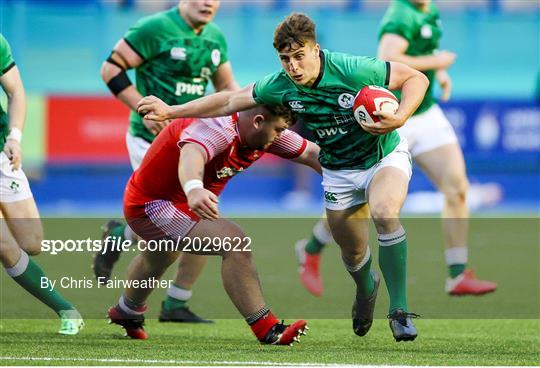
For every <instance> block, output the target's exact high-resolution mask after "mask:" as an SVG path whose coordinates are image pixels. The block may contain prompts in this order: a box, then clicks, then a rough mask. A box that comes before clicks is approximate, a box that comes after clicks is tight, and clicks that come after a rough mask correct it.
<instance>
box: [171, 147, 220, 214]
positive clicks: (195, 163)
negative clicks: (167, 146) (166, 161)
mask: <svg viewBox="0 0 540 368" xmlns="http://www.w3.org/2000/svg"><path fill="white" fill-rule="evenodd" d="M206 160H207V157H206V151H205V150H204V148H203V147H202V146H201V145H200V144H198V143H184V144H183V145H182V148H181V149H180V160H179V162H178V178H179V179H180V184H181V185H182V188H183V189H184V193H185V194H186V197H187V200H188V205H189V208H190V209H191V210H192V211H193V212H195V213H196V214H197V215H198V216H200V217H201V218H203V219H207V220H213V219H217V218H219V211H218V207H217V205H218V198H217V196H216V195H215V194H214V193H212V192H210V191H209V190H207V189H205V188H204V184H203V178H204V165H205V163H206Z"/></svg>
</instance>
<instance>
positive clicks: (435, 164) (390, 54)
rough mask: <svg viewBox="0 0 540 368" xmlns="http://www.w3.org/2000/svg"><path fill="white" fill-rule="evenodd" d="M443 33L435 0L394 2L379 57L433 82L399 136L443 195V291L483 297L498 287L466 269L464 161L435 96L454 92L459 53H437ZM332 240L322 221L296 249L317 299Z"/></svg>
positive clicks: (303, 276)
mask: <svg viewBox="0 0 540 368" xmlns="http://www.w3.org/2000/svg"><path fill="white" fill-rule="evenodd" d="M441 35H442V29H441V21H440V16H439V10H438V9H437V7H436V6H435V4H434V3H432V2H431V0H394V2H393V3H392V4H391V6H390V7H389V8H388V11H387V12H386V15H385V16H384V18H383V20H382V23H381V29H380V31H379V57H380V58H381V59H384V60H390V61H397V62H401V63H404V64H407V65H409V66H410V67H412V68H414V69H416V70H419V71H421V72H423V73H424V74H425V75H426V76H427V77H428V79H429V80H430V86H429V88H428V91H427V93H426V96H425V97H424V100H423V101H422V103H421V104H420V106H419V107H418V109H417V110H416V112H415V113H414V114H413V116H412V117H411V118H410V120H409V122H407V124H406V125H405V126H403V127H402V128H400V129H399V130H398V132H399V135H400V136H402V137H404V138H405V139H407V142H408V145H409V152H410V153H411V156H412V157H413V159H414V160H415V162H416V163H417V164H418V166H419V167H420V168H421V169H422V170H423V171H424V172H425V173H426V174H427V176H428V177H429V178H430V179H431V181H432V182H433V184H434V185H435V187H436V188H437V189H438V190H439V191H440V192H442V193H443V194H444V197H445V201H444V208H443V212H442V217H443V221H442V223H443V233H444V239H445V247H446V250H445V252H444V256H445V260H446V264H447V266H448V273H449V277H448V278H447V280H446V285H445V291H446V292H447V293H448V294H450V295H482V294H485V293H489V292H492V291H495V289H496V288H497V284H495V283H493V282H490V281H483V280H479V279H477V278H476V276H475V274H474V272H473V271H472V270H467V269H466V265H467V261H468V248H467V239H468V228H469V221H468V217H469V210H468V207H467V187H468V180H467V175H466V172H465V162H464V160H463V153H462V151H461V148H460V146H459V142H458V140H457V137H456V134H455V132H454V129H453V128H452V125H450V123H449V122H448V120H447V119H446V117H445V116H444V114H443V112H442V110H441V109H440V107H439V105H437V101H436V98H435V96H434V95H433V88H434V81H437V82H438V83H439V84H440V86H441V89H442V96H441V100H442V101H447V100H448V99H449V98H450V94H451V91H452V80H451V78H450V76H449V75H448V72H447V69H448V68H449V67H450V66H451V65H452V64H453V63H454V61H455V58H456V55H455V54H454V53H452V52H448V51H442V50H441V51H439V50H438V47H439V41H440V38H441ZM396 94H397V95H398V96H399V93H396ZM331 239H332V236H331V234H330V232H329V230H328V227H327V226H326V224H325V221H324V220H321V221H320V222H319V223H318V224H316V225H315V227H314V228H313V235H312V236H311V238H310V239H306V240H304V239H303V240H300V241H298V242H297V243H296V245H295V248H296V254H297V256H298V258H299V260H300V263H301V271H300V279H301V280H302V283H303V284H304V286H305V287H306V288H307V289H308V290H309V291H310V292H311V293H313V294H315V295H321V294H322V288H323V287H322V281H321V278H320V274H319V262H320V254H321V251H322V249H323V247H324V245H325V244H327V243H329V242H330V241H331Z"/></svg>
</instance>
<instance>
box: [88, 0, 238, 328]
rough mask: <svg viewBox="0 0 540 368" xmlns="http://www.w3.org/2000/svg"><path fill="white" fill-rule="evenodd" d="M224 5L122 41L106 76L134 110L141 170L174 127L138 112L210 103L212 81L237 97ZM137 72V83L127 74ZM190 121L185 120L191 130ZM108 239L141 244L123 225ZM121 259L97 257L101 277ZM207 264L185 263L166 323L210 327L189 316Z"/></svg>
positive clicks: (135, 155) (193, 10)
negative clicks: (218, 20) (154, 101)
mask: <svg viewBox="0 0 540 368" xmlns="http://www.w3.org/2000/svg"><path fill="white" fill-rule="evenodd" d="M219 3H220V2H219V1H217V0H181V1H180V2H179V4H178V6H175V7H173V8H171V9H169V10H167V11H163V12H160V13H157V14H154V15H151V16H149V17H146V18H143V19H141V20H140V21H139V22H138V23H136V24H135V25H134V26H133V27H131V28H130V29H129V30H128V31H127V33H126V34H125V35H124V37H123V38H122V39H121V40H120V41H118V43H117V44H116V46H115V47H114V50H113V52H112V54H111V56H110V57H109V58H108V59H107V60H106V61H105V62H104V64H103V67H102V69H101V76H102V79H103V81H104V82H105V83H106V84H107V86H108V87H109V89H110V90H111V92H112V93H113V94H114V95H115V96H116V97H117V98H118V99H119V100H120V101H122V102H123V103H124V104H125V105H127V106H128V107H129V108H130V109H131V114H130V119H129V120H130V126H129V131H128V132H127V135H126V144H127V148H128V152H129V157H130V161H131V166H132V167H133V170H136V169H137V168H138V167H139V165H140V163H141V161H142V159H143V157H144V155H145V153H146V151H147V150H148V148H149V147H150V143H151V142H152V141H153V140H154V138H155V137H156V135H157V134H159V132H160V131H161V130H162V129H163V128H164V127H165V125H166V124H167V123H168V121H166V122H156V121H151V120H146V119H143V118H141V117H140V116H139V115H138V114H137V112H136V106H137V102H138V101H139V100H140V99H141V97H142V96H144V95H147V94H154V95H156V96H158V97H160V98H161V99H163V100H164V101H166V102H167V103H169V104H181V103H186V102H189V101H192V100H194V99H197V98H200V97H202V96H204V95H205V93H206V89H207V86H208V83H209V82H210V81H211V82H212V84H213V86H214V88H215V90H216V91H223V90H236V89H238V84H237V83H236V81H235V80H234V77H233V74H232V68H231V63H230V62H229V60H228V55H227V43H226V42H225V37H224V36H223V33H222V32H221V30H220V29H219V28H218V27H217V25H215V24H214V23H213V22H212V20H213V19H214V17H215V15H216V12H217V10H218V8H219ZM127 69H135V78H136V83H135V85H133V84H132V83H131V81H130V80H129V78H128V76H127V74H126V70H127ZM189 123H190V120H188V119H186V121H185V124H189ZM103 236H104V237H106V236H117V237H122V238H127V239H130V240H135V239H134V238H135V234H134V233H133V232H132V231H131V229H130V228H129V227H128V226H126V225H124V224H121V223H119V222H117V221H110V222H109V223H108V224H107V225H105V226H104V235H103ZM119 255H120V252H118V251H116V252H111V251H109V252H107V253H105V254H97V255H96V256H95V258H94V273H95V275H96V277H105V278H108V277H109V276H110V274H111V271H112V267H113V264H114V263H115V262H116V260H117V259H118V257H119ZM205 264H206V257H204V256H197V255H193V254H189V253H186V254H184V255H183V256H182V258H181V260H180V263H179V267H178V272H177V275H176V279H175V282H174V285H173V286H172V287H171V288H170V289H169V290H168V292H167V298H166V299H165V301H164V302H163V305H162V310H161V313H160V317H159V319H160V321H163V322H165V321H173V322H210V321H208V320H205V319H202V318H200V317H199V316H197V315H195V314H194V313H193V312H191V311H190V310H189V308H188V307H187V305H186V302H187V301H188V300H189V299H190V298H191V295H192V291H191V288H192V286H193V284H194V283H195V281H196V279H197V277H198V276H199V275H200V273H201V271H202V268H203V267H204V265H205Z"/></svg>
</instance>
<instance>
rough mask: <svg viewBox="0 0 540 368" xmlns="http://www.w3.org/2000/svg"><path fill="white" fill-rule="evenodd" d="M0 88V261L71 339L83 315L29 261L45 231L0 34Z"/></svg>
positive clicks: (19, 101)
mask: <svg viewBox="0 0 540 368" xmlns="http://www.w3.org/2000/svg"><path fill="white" fill-rule="evenodd" d="M0 84H1V85H2V88H3V90H4V92H5V93H6V95H7V98H8V107H7V112H6V111H4V109H3V108H2V106H1V105H0V210H1V211H0V233H1V234H2V236H1V237H0V260H1V261H2V265H3V266H4V268H5V270H6V272H7V274H8V275H9V276H11V278H13V280H15V281H16V282H17V283H18V284H19V285H21V286H22V287H23V288H24V289H25V290H26V291H28V292H29V293H30V294H32V295H33V296H35V297H36V298H38V299H39V300H40V301H41V302H42V303H44V304H45V305H47V306H48V307H49V308H51V309H52V310H54V311H55V312H56V314H58V316H59V317H60V330H59V331H58V332H59V333H60V334H64V335H75V334H77V333H79V331H80V330H81V329H82V328H83V326H84V323H83V320H82V317H81V315H80V314H79V312H78V311H77V310H76V309H75V307H74V306H73V305H72V304H71V303H70V302H68V301H67V300H66V299H64V298H63V297H62V295H60V294H59V293H58V292H57V291H56V290H54V289H53V290H51V288H50V287H46V288H42V287H41V278H42V277H46V276H45V273H44V272H43V270H42V269H41V267H40V266H39V265H38V264H37V263H36V262H34V260H33V259H32V258H30V257H29V255H30V256H35V255H38V254H39V253H40V252H41V241H42V240H43V228H42V226H41V220H40V219H39V212H38V209H37V206H36V202H35V201H34V198H33V196H32V191H31V190H30V185H29V184H28V179H27V178H26V175H25V174H24V172H23V171H22V151H21V139H22V130H23V126H24V120H25V115H26V96H25V92H24V87H23V84H22V80H21V76H20V74H19V69H18V68H17V66H16V65H15V61H14V60H13V56H12V54H11V49H10V47H9V44H8V42H7V40H6V39H5V38H4V36H3V35H2V34H0Z"/></svg>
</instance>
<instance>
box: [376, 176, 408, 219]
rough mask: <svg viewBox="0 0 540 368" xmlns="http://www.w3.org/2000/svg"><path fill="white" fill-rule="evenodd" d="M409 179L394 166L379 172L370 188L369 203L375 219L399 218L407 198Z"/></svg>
mask: <svg viewBox="0 0 540 368" xmlns="http://www.w3.org/2000/svg"><path fill="white" fill-rule="evenodd" d="M408 186H409V177H408V176H407V174H406V173H405V172H404V171H403V170H401V169H399V168H397V167H394V166H386V167H383V168H381V169H380V170H378V171H377V172H376V173H375V174H374V175H373V178H372V179H371V182H370V184H369V187H368V203H369V208H370V211H371V215H372V216H373V219H374V220H375V221H377V220H378V219H390V218H397V217H399V212H400V210H401V207H402V206H403V202H404V201H405V198H406V196H407V189H408Z"/></svg>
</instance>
